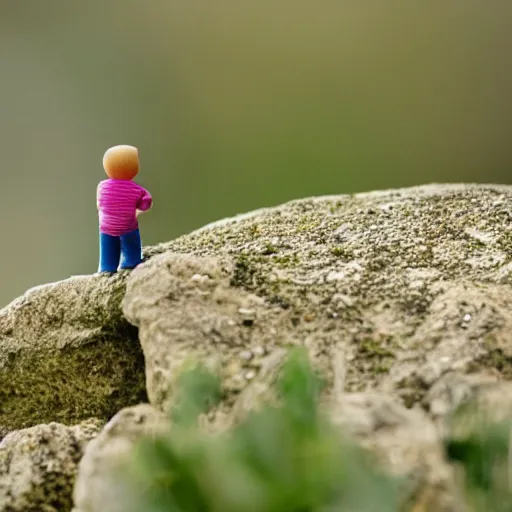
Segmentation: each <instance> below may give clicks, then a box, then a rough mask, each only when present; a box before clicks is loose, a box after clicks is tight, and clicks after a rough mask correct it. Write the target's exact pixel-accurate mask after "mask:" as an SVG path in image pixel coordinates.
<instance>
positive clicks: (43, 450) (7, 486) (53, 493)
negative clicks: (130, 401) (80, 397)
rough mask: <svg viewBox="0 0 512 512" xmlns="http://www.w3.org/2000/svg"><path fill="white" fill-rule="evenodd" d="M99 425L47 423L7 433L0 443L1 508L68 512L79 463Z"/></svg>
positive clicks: (22, 511) (91, 422)
mask: <svg viewBox="0 0 512 512" xmlns="http://www.w3.org/2000/svg"><path fill="white" fill-rule="evenodd" d="M100 426H101V423H100V422H99V421H97V420H89V421H86V422H83V423H82V424H80V425H76V426H73V427H67V426H65V425H62V424H60V423H50V424H48V425H37V426H35V427H31V428H28V429H24V430H17V431H14V432H10V433H9V434H7V435H6V436H5V437H4V439H3V440H2V442H1V443H0V510H1V511H2V512H4V511H5V512H7V511H9V512H41V511H45V512H66V511H68V512H69V511H70V510H71V507H72V492H73V485H74V483H75V477H76V472H77V465H78V462H79V461H80V459H81V457H82V455H83V451H84V448H85V446H86V445H87V443H88V442H89V441H90V440H91V439H92V438H93V437H94V436H95V435H96V434H97V433H98V431H99V429H100Z"/></svg>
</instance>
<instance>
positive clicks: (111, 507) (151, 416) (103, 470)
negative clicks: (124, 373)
mask: <svg viewBox="0 0 512 512" xmlns="http://www.w3.org/2000/svg"><path fill="white" fill-rule="evenodd" d="M167 428H169V424H168V421H167V420H166V418H165V416H164V415H162V414H161V413H159V412H158V411H156V410H155V409H154V408H153V407H152V406H151V405H149V404H141V405H137V406H134V407H129V408H125V409H122V410H121V411H120V412H119V413H118V414H116V416H114V418H112V420H110V422H109V423H108V424H107V425H106V426H105V428H104V429H103V430H102V431H101V433H100V435H99V436H98V437H96V439H94V440H93V441H91V442H90V443H89V445H88V446H87V449H86V451H85V455H84V457H83V458H82V460H81V462H80V465H79V471H78V476H77V480H76V485H75V491H74V505H75V508H74V509H73V512H126V511H127V510H129V505H130V504H131V503H129V502H128V503H127V501H126V500H127V499H128V500H133V498H134V497H136V496H137V493H136V490H135V489H133V487H132V486H130V480H129V479H128V478H126V474H125V473H124V470H125V469H126V468H127V467H129V464H131V462H132V460H131V456H132V450H133V447H134V446H135V444H136V443H137V441H139V440H140V439H141V438H142V437H143V436H151V435H156V434H162V433H164V432H165V431H166V429H167ZM126 486H130V488H129V492H128V489H127V487H126ZM141 492H143V490H141Z"/></svg>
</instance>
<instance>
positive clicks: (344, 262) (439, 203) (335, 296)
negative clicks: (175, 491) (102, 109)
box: [123, 185, 512, 409]
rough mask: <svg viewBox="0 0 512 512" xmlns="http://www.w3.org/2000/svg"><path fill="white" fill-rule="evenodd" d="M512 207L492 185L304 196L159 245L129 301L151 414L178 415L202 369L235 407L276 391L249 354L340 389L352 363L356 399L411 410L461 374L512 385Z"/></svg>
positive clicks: (347, 382)
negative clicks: (285, 355)
mask: <svg viewBox="0 0 512 512" xmlns="http://www.w3.org/2000/svg"><path fill="white" fill-rule="evenodd" d="M511 199H512V188H511V187H506V186H478V185H467V186H466V185H433V186H425V187H416V188H411V189H403V190H391V191H382V192H374V193H368V194H357V195H353V196H333V197H319V198H313V199H303V200H299V201H293V202H290V203H287V204H284V205H281V206H279V207H276V208H270V209H263V210H258V211H256V212H252V213H250V214H247V215H242V216H238V217H235V218H233V219H226V220H224V221H221V222H218V223H213V224H211V225H209V226H206V227H204V228H202V229H200V230H198V231H195V232H193V233H191V234H189V235H186V236H183V237H181V238H179V239H177V240H175V241H172V242H169V243H167V244H162V245H160V246H157V247H155V248H152V249H151V250H150V251H149V252H150V255H151V256H152V257H151V258H150V259H149V261H148V262H147V263H145V264H143V265H141V266H140V267H139V268H137V269H135V271H134V272H133V273H132V274H131V276H130V278H129V280H128V284H127V292H126V295H125V298H124V302H123V308H124V312H125V315H126V317H127V318H128V320H129V321H130V322H132V323H133V324H134V325H136V326H138V327H139V329H140V331H139V337H140V341H141V344H142V347H143V350H144V354H145V357H146V376H147V387H148V394H149V398H150V400H151V402H152V403H153V404H154V405H156V406H157V407H166V403H167V402H168V401H169V398H170V397H172V388H173V382H174V377H175V375H176V372H177V370H178V369H179V368H181V366H182V365H183V364H184V362H185V361H186V360H187V359H188V358H190V357H192V356H195V357H199V358H201V359H202V360H203V361H206V362H208V364H210V365H212V367H214V368H218V369H219V370H220V372H221V373H222V375H223V380H224V384H225V387H226V389H227V390H228V392H227V394H226V400H225V403H224V404H223V406H224V407H226V408H227V409H231V408H232V407H233V405H234V404H236V403H237V401H238V400H239V397H240V396H243V402H244V406H243V408H247V407H250V402H251V400H252V398H251V396H252V392H250V391H249V392H245V393H244V390H245V389H246V388H249V389H255V390H256V389H258V392H257V393H256V394H257V395H258V396H262V392H263V395H264V391H263V390H262V387H263V388H264V387H266V386H267V384H268V383H266V382H267V381H268V382H270V381H269V379H268V378H267V377H264V378H263V377H261V376H260V372H261V371H262V365H263V364H264V363H263V360H264V359H265V358H264V357H260V356H256V357H254V358H246V357H242V356H241V354H242V353H243V351H244V350H251V348H254V347H262V348H263V349H264V351H265V354H266V356H265V357H266V358H270V359H271V358H272V357H279V356H278V354H279V353H280V351H281V349H282V348H284V347H286V346H290V345H294V344H301V345H305V346H306V347H307V348H308V349H309V352H310V355H311V357H312V360H313V362H314V364H315V365H316V366H317V367H318V368H319V369H320V370H321V371H322V372H323V374H324V375H326V376H327V378H328V380H329V382H331V384H332V382H333V378H334V374H335V373H336V360H337V358H338V355H339V354H342V356H343V359H344V361H345V369H344V374H343V383H342V388H343V390H344V391H350V392H362V391H366V390H370V391H371V390H377V391H380V392H385V393H389V394H391V395H394V396H395V397H396V398H397V399H399V400H400V401H401V402H402V403H403V404H405V405H406V406H407V407H412V406H413V405H414V404H419V403H421V402H422V400H423V398H424V397H425V395H426V393H427V392H428V390H429V389H430V387H431V386H432V385H433V384H434V383H435V382H436V381H437V380H438V379H440V378H441V377H442V376H443V375H444V374H446V373H448V372H453V371H460V372H475V371H478V372H480V371H484V370H486V369H490V368H494V369H495V371H496V372H497V374H498V375H497V376H498V377H499V378H503V377H505V378H506V377H508V376H509V375H512V372H511V371H510V369H511V368H512V364H511V361H512V358H511V357H510V355H509V354H512V342H511V341H510V336H509V332H510V330H511V327H512V314H511V313H510V312H511V311H512V293H511V289H510V283H511V280H512V274H511V269H512V267H511V266H510V264H509V263H508V261H507V258H508V256H507V255H508V254H510V253H511V252H512V235H511V233H512V208H511V207H510V204H512V202H511ZM197 276H205V278H201V279H199V278H198V277H197ZM247 311H250V312H251V314H250V315H247V314H246V312H247ZM241 312H242V313H241ZM249 376H250V378H248V377H249ZM331 392H332V388H329V389H328V390H327V393H328V394H329V393H331ZM256 401H257V400H256Z"/></svg>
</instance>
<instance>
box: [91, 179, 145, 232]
mask: <svg viewBox="0 0 512 512" xmlns="http://www.w3.org/2000/svg"><path fill="white" fill-rule="evenodd" d="M96 198H97V199H96V202H97V206H98V214H99V220H100V231H101V232H102V233H106V234H107V235H112V236H121V235H124V234H126V233H130V231H134V230H136V229H137V228H138V227H139V223H138V221H137V215H136V210H141V211H143V212H144V211H146V210H149V209H150V208H151V205H152V203H153V199H152V197H151V194H150V193H149V192H148V191H147V190H146V189H145V188H143V187H141V186H140V185H138V184H137V183H135V182H134V181H131V180H114V179H108V180H104V181H102V182H100V184H99V185H98V189H97V195H96Z"/></svg>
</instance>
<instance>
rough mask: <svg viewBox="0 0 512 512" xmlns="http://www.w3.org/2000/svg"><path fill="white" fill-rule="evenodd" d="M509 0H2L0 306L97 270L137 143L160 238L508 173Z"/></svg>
mask: <svg viewBox="0 0 512 512" xmlns="http://www.w3.org/2000/svg"><path fill="white" fill-rule="evenodd" d="M511 22H512V2H507V1H496V2H480V1H476V0H464V1H456V0H455V1H453V2H438V1H432V2H410V1H403V2H402V1H395V0H388V1H386V2H383V1H381V0H380V1H377V0H375V1H371V0H367V1H364V2H363V1H360V0H357V1H356V0H354V1H340V0H337V1H327V0H320V1H316V2H312V1H303V0H295V1H293V2H292V1H290V0H282V1H275V0H273V1H269V0H258V1H253V2H240V1H223V0H218V1H215V2H213V1H205V0H203V1H201V0H175V1H173V0H150V1H142V0H88V1H87V2H70V1H69V0H45V1H25V2H20V1H19V0H0V64H1V68H0V154H1V160H0V193H1V201H0V214H1V216H2V223H1V226H2V239H1V243H0V247H1V249H2V252H1V259H0V305H3V304H6V303H8V302H9V301H10V300H12V299H13V298H14V297H16V296H17V295H19V294H21V293H23V291H24V290H25V289H26V288H28V287H31V286H34V285H37V284H42V283H44V282H48V281H54V280H58V279H63V278H66V277H68V276H70V275H73V274H86V273H93V272H95V271H96V267H97V252H98V242H97V230H98V227H97V217H96V215H97V213H96V206H95V194H96V186H97V183H98V182H99V181H100V180H102V179H104V172H103V169H102V165H101V161H102V157H103V153H104V152H105V150H106V149H107V148H108V147H109V146H112V145H115V144H133V145H136V146H138V147H139V149H140V155H141V165H142V168H141V173H140V175H139V177H138V181H139V183H141V184H142V185H144V186H146V187H147V188H148V189H149V190H150V191H151V192H152V194H153V196H154V201H155V202H154V209H153V210H152V211H151V212H150V213H148V214H146V215H144V216H142V217H141V229H142V236H143V242H144V243H145V244H154V243H157V242H160V241H166V240H169V239H171V238H174V237H176V236H178V235H181V234H183V233H186V232H188V231H190V230H192V229H194V228H198V227H200V226H201V225H203V224H205V223H207V222H210V221H214V220H217V219H219V218H221V217H225V216H231V215H234V214H236V213H241V212H246V211H249V210H252V209H254V208H259V207H263V206H271V205H276V204H279V203H281V202H284V201H287V200H290V199H294V198H299V197H303V196H312V195H321V194H335V193H347V192H358V191H365V190H370V189H377V188H389V187H399V186H408V185H414V184H420V183H428V182H433V181H437V182H460V181H470V182H501V183H510V182H511V181H512V178H511V174H510V168H511V164H512V145H511V144H510V135H511V133H512V131H511V127H512V126H511V125H512V97H511V94H512V59H511V55H512V53H511V50H512V30H510V27H511Z"/></svg>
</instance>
